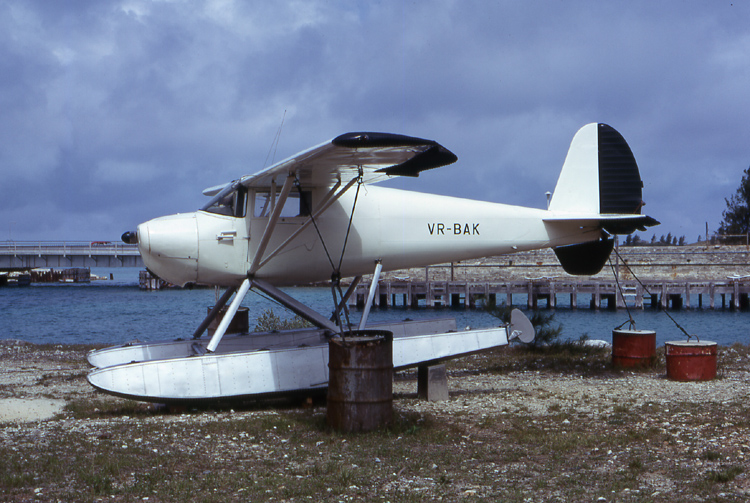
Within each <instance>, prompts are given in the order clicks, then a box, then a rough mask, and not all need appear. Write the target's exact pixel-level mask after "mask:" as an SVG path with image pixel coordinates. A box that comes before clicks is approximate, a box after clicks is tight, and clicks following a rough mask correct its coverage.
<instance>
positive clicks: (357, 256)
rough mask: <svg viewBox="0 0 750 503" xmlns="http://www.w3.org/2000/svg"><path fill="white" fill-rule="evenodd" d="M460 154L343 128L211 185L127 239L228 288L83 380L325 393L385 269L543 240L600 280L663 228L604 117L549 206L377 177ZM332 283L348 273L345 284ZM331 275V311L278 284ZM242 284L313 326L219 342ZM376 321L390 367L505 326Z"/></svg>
mask: <svg viewBox="0 0 750 503" xmlns="http://www.w3.org/2000/svg"><path fill="white" fill-rule="evenodd" d="M456 160H457V157H456V156H455V155H454V154H453V153H452V152H450V151H449V150H447V149H446V148H444V147H443V146H441V145H439V144H438V143H436V142H434V141H430V140H424V139H420V138H413V137H409V136H402V135H396V134H388V133H347V134H343V135H341V136H338V137H336V138H334V139H333V140H331V141H328V142H325V143H323V144H320V145H318V146H316V147H313V148H311V149H309V150H306V151H304V152H301V153H299V154H297V155H295V156H293V157H291V158H289V159H286V160H284V161H282V162H279V163H277V164H275V165H273V166H271V167H269V168H267V169H264V170H262V171H260V172H259V173H256V174H254V175H249V176H244V177H242V178H240V179H238V180H234V181H232V182H230V183H228V184H225V185H222V186H218V187H213V188H210V189H206V190H205V191H204V194H206V195H207V196H211V197H212V199H211V200H210V202H208V204H206V205H205V206H204V207H203V208H201V209H200V210H199V211H195V212H192V213H184V214H177V215H171V216H166V217H161V218H156V219H154V220H150V221H148V222H145V223H142V224H140V225H139V226H138V228H137V231H136V232H127V233H125V234H124V235H123V240H124V241H126V242H128V243H137V244H138V246H139V249H140V252H141V256H142V257H143V261H144V263H145V264H146V267H147V268H148V270H149V271H151V272H152V273H153V274H154V275H156V276H158V277H160V278H162V279H164V280H166V281H168V282H170V283H174V284H176V285H186V284H188V283H194V284H203V285H215V286H220V287H225V288H226V291H225V293H224V294H223V295H222V296H221V298H220V299H218V300H217V303H216V306H215V307H214V308H213V309H212V311H211V312H210V313H209V315H208V316H207V317H206V319H205V320H204V321H203V322H202V323H201V324H200V325H199V326H198V328H197V329H196V331H195V333H194V334H193V337H192V338H190V339H185V340H177V341H168V342H162V343H143V344H140V343H138V344H126V345H124V346H119V347H114V348H108V349H103V350H98V351H94V352H92V353H90V354H89V356H88V359H89V362H90V363H91V364H92V365H93V366H94V367H96V369H94V370H93V371H92V372H91V373H90V374H89V376H88V379H89V382H90V383H91V384H92V385H93V386H94V387H96V388H98V389H100V390H102V391H104V392H107V393H110V394H114V395H118V396H123V397H128V398H134V399H137V400H143V401H155V402H175V401H190V400H213V399H227V398H243V397H257V396H267V395H278V394H285V393H291V392H311V391H314V390H319V389H323V388H325V387H326V386H327V382H328V366H327V363H328V343H327V341H328V339H329V338H330V337H337V336H341V335H342V334H346V333H348V332H349V331H350V330H353V329H358V330H362V329H365V328H371V327H372V326H371V325H367V319H368V313H369V309H370V306H371V305H372V299H373V296H374V294H375V292H376V288H377V285H378V279H379V276H380V273H381V271H388V270H398V269H405V268H412V267H423V266H427V265H431V264H438V263H445V262H451V261H459V260H469V259H476V258H481V257H487V256H495V255H501V254H507V253H514V252H517V251H522V250H532V249H539V248H547V247H551V248H553V249H554V251H555V253H556V254H557V257H558V259H559V260H560V262H561V264H562V266H563V267H564V268H565V270H566V271H567V272H569V273H571V274H584V275H588V274H594V273H596V272H598V271H599V270H601V268H602V267H603V265H604V264H605V263H606V260H607V259H608V257H609V255H610V253H611V251H612V247H613V242H614V239H613V237H612V235H615V234H630V233H632V232H634V231H635V230H637V229H640V230H644V229H645V228H646V227H647V226H652V225H656V224H658V222H657V221H656V220H654V219H653V218H651V217H648V216H646V215H642V214H641V208H642V206H643V204H644V203H643V201H642V187H643V184H642V182H641V178H640V174H639V171H638V166H637V165H636V162H635V159H634V157H633V154H632V152H631V150H630V147H629V146H628V144H627V143H626V142H625V140H624V139H623V137H622V136H621V135H620V134H619V133H618V132H617V131H615V130H614V129H613V128H612V127H610V126H608V125H606V124H596V123H594V124H588V125H586V126H584V127H583V128H581V129H580V130H579V131H578V133H577V134H576V135H575V137H574V138H573V141H572V143H571V146H570V150H569V151H568V155H567V157H566V159H565V162H564V164H563V168H562V171H561V173H560V177H559V179H558V182H557V185H556V187H555V191H554V193H553V195H552V198H551V200H550V201H549V204H548V208H547V209H546V210H544V209H536V208H526V207H519V206H509V205H505V204H498V203H492V202H483V201H475V200H467V199H459V198H454V197H447V196H440V195H432V194H423V193H416V192H411V191H404V190H398V189H393V188H384V187H381V186H378V185H375V184H376V183H377V182H379V181H382V180H385V179H388V178H390V177H394V176H418V175H419V174H420V173H421V172H422V171H425V170H429V169H432V168H437V167H440V166H445V165H447V164H451V163H453V162H455V161H456ZM365 274H372V275H373V278H372V282H371V285H370V289H369V295H368V298H367V301H366V304H365V307H364V310H363V312H362V316H361V319H360V320H359V323H358V325H357V326H354V327H353V326H352V324H351V323H350V322H349V318H348V313H347V312H346V305H347V300H348V298H349V296H350V295H351V294H352V293H353V292H354V290H355V288H354V287H355V286H356V285H357V284H358V282H359V280H360V279H361V277H362V276H363V275H365ZM341 278H353V279H352V281H351V284H350V286H349V288H348V289H347V290H346V292H344V291H343V289H341V288H340V287H339V282H340V280H341ZM327 280H330V281H331V283H332V285H333V291H334V302H332V305H333V310H332V313H333V314H332V315H331V316H330V317H329V316H324V315H322V314H320V313H318V312H316V311H314V310H312V309H311V308H309V307H307V306H305V305H303V304H302V303H300V302H298V301H296V300H295V299H293V298H291V297H290V296H289V295H287V294H286V293H285V292H283V291H282V290H280V289H279V287H282V286H285V285H292V284H304V283H309V282H319V281H327ZM250 289H255V290H257V291H259V292H262V293H263V294H265V295H267V296H269V297H271V298H272V299H274V300H276V301H278V302H279V303H281V304H282V305H284V306H286V307H287V308H289V309H290V310H291V311H293V312H294V313H296V314H298V315H300V316H301V317H303V318H305V319H306V320H308V321H309V322H310V323H311V324H312V325H313V327H314V328H311V329H300V330H291V331H283V332H272V333H259V334H244V335H227V336H226V337H224V335H225V333H226V330H227V326H228V324H229V323H230V321H231V320H232V318H233V316H234V315H235V313H236V311H237V309H238V308H239V307H240V304H241V302H242V301H243V299H244V297H245V295H246V294H247V293H248V291H249V290H250ZM336 292H338V293H336ZM232 297H233V298H232ZM230 299H231V302H230ZM228 303H229V305H228V306H227V304H228ZM222 308H224V309H225V311H226V314H225V315H224V317H223V318H222V320H221V322H220V323H219V325H218V328H217V329H216V331H215V332H214V334H213V335H212V336H211V337H210V338H201V336H202V334H203V332H204V331H205V330H206V327H207V326H208V325H209V324H210V323H211V322H212V321H213V320H214V319H215V318H216V317H217V314H218V313H219V312H220V309H222ZM520 324H521V325H525V323H523V322H520ZM376 328H378V329H381V330H388V331H390V332H393V334H394V339H393V366H394V368H395V369H401V368H407V367H414V366H418V365H423V364H425V363H430V362H439V361H443V360H446V359H450V358H455V357H458V356H461V355H466V354H471V353H476V352H479V351H483V350H486V349H490V348H493V347H497V346H502V345H505V344H507V343H508V339H509V337H512V336H513V333H514V331H513V327H512V326H500V327H495V328H490V329H482V330H460V331H457V330H456V323H455V320H445V319H443V320H434V321H429V322H408V321H407V322H397V323H390V324H385V325H379V326H377V327H376ZM520 332H521V333H523V334H525V335H524V337H526V336H528V332H527V331H526V332H524V330H520ZM531 337H533V333H532V334H531Z"/></svg>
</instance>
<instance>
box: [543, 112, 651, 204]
mask: <svg viewBox="0 0 750 503" xmlns="http://www.w3.org/2000/svg"><path fill="white" fill-rule="evenodd" d="M642 188H643V182H641V175H640V173H639V172H638V165H637V164H636V162H635V157H633V152H631V150H630V147H629V146H628V144H627V142H626V141H625V139H624V138H623V137H622V135H621V134H620V133H618V132H617V131H615V129H614V128H612V127H611V126H608V125H607V124H596V123H594V124H588V125H586V126H583V127H582V128H581V129H580V130H579V131H578V133H576V135H575V137H573V141H572V142H571V144H570V150H568V156H567V157H566V158H565V164H563V168H562V171H561V172H560V178H559V179H558V180H557V186H556V187H555V192H554V194H553V196H552V200H551V201H550V206H549V209H550V210H558V211H564V212H571V213H586V214H594V215H595V214H605V215H606V214H638V213H640V211H641V206H643V200H642V199H641V197H642V192H641V189H642Z"/></svg>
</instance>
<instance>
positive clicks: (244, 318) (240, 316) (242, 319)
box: [208, 306, 250, 337]
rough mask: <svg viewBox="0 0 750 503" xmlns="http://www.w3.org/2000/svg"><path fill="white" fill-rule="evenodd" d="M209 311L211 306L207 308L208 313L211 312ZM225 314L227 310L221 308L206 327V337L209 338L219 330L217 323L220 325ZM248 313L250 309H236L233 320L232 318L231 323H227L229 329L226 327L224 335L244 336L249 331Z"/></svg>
mask: <svg viewBox="0 0 750 503" xmlns="http://www.w3.org/2000/svg"><path fill="white" fill-rule="evenodd" d="M211 309H213V306H210V307H209V308H208V313H210V312H211ZM226 312H227V308H226V306H225V307H222V308H221V311H219V315H218V316H217V317H216V318H214V320H213V321H212V322H211V323H210V324H209V325H208V336H209V337H211V336H212V335H214V332H216V329H217V328H219V323H221V320H222V318H224V315H225V314H226ZM249 312H250V309H249V308H247V307H240V308H239V309H237V312H236V313H234V318H232V321H231V322H230V323H229V327H227V331H226V333H228V334H246V333H248V331H249V330H250V321H249V316H248V315H249Z"/></svg>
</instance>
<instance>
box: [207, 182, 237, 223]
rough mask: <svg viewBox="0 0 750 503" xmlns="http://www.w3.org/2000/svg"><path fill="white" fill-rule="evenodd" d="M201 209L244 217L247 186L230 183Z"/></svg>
mask: <svg viewBox="0 0 750 503" xmlns="http://www.w3.org/2000/svg"><path fill="white" fill-rule="evenodd" d="M201 210H203V211H208V212H209V213H218V214H219V215H228V216H230V217H244V216H245V214H246V211H247V188H246V187H243V186H242V185H237V186H233V185H230V186H229V187H227V188H226V189H224V190H222V191H221V192H220V193H219V194H218V195H217V196H216V197H214V198H213V199H212V200H211V201H210V202H209V203H208V204H207V205H205V206H204V207H203V208H201Z"/></svg>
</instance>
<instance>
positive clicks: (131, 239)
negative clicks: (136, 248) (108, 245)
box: [120, 231, 138, 245]
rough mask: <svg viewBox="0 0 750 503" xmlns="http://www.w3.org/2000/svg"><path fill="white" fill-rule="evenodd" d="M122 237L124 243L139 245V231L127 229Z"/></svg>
mask: <svg viewBox="0 0 750 503" xmlns="http://www.w3.org/2000/svg"><path fill="white" fill-rule="evenodd" d="M120 239H122V242H123V243H126V244H129V245H137V244H138V232H136V231H127V232H125V233H124V234H123V235H122V236H121V237H120Z"/></svg>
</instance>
